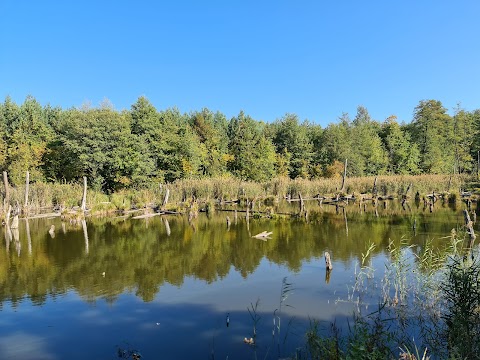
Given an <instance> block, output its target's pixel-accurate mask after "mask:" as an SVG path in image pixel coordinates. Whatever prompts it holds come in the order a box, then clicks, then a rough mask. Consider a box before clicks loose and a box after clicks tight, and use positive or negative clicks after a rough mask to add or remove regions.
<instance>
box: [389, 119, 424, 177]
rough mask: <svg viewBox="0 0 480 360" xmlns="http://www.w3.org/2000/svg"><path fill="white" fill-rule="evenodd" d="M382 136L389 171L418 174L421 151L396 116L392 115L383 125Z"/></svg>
mask: <svg viewBox="0 0 480 360" xmlns="http://www.w3.org/2000/svg"><path fill="white" fill-rule="evenodd" d="M382 136H383V141H384V144H385V148H386V149H387V156H388V171H389V172H390V173H392V174H418V173H419V171H420V170H419V168H418V163H419V162H420V152H419V150H418V146H417V144H414V143H412V142H411V138H410V134H409V133H407V132H405V131H404V130H402V128H401V127H400V125H399V124H398V123H397V121H396V116H390V117H389V118H388V119H387V120H385V122H384V124H383V126H382Z"/></svg>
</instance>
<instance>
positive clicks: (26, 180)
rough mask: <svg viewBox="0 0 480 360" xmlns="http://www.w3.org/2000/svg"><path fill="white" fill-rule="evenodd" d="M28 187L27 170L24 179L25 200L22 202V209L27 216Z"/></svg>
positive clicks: (28, 174)
mask: <svg viewBox="0 0 480 360" xmlns="http://www.w3.org/2000/svg"><path fill="white" fill-rule="evenodd" d="M29 187H30V172H29V171H27V174H26V179H25V201H24V203H23V209H24V212H25V214H27V216H28V191H29Z"/></svg>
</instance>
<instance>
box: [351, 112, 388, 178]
mask: <svg viewBox="0 0 480 360" xmlns="http://www.w3.org/2000/svg"><path fill="white" fill-rule="evenodd" d="M379 130H380V124H378V123H377V122H375V121H373V120H372V119H371V118H370V115H369V113H368V111H367V109H366V108H365V107H363V106H358V108H357V115H356V116H355V119H354V120H353V127H352V129H351V135H352V142H353V144H352V145H353V149H355V152H356V153H357V154H358V155H359V158H358V160H357V161H359V162H360V163H359V164H358V166H357V168H358V169H359V170H360V175H378V174H383V173H384V172H385V171H386V167H387V156H386V153H385V150H384V148H383V144H382V140H381V138H380V136H379Z"/></svg>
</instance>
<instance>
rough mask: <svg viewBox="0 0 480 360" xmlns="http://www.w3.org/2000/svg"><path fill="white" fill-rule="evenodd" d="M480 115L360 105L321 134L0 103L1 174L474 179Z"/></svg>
mask: <svg viewBox="0 0 480 360" xmlns="http://www.w3.org/2000/svg"><path fill="white" fill-rule="evenodd" d="M479 132H480V109H477V110H474V111H465V110H463V109H461V108H460V107H459V106H458V107H457V108H456V109H455V112H454V115H453V116H451V115H449V114H448V113H447V109H446V108H445V107H444V106H443V105H442V103H441V102H440V101H437V100H422V101H420V102H419V103H418V105H417V106H416V107H415V109H414V112H413V119H412V121H411V122H410V123H408V124H405V123H398V122H397V118H396V117H395V116H390V117H389V118H387V119H385V120H383V121H377V120H373V119H372V118H371V117H370V115H369V113H368V110H367V109H366V108H365V107H363V106H358V108H357V113H356V114H355V117H354V118H353V120H352V119H351V118H350V116H349V115H348V114H346V113H344V114H342V116H341V117H340V118H339V120H338V121H337V122H334V123H331V124H329V125H328V126H327V127H325V128H322V127H321V126H320V125H318V124H315V123H312V122H309V121H300V120H299V118H298V116H297V115H295V114H286V115H285V116H283V117H282V118H280V119H277V120H276V121H274V122H272V123H265V122H262V121H257V120H255V119H253V118H252V117H250V116H249V115H247V114H245V113H244V112H242V111H241V112H240V113H239V114H238V115H237V116H235V117H232V118H231V119H227V118H226V116H225V115H224V114H222V113H221V112H212V111H210V110H208V109H202V110H201V111H194V112H191V113H183V114H182V113H180V111H179V110H178V109H176V108H169V109H166V110H160V111H159V110H157V109H156V108H155V107H154V106H153V105H152V103H151V102H150V101H149V100H148V99H147V98H145V97H140V98H138V100H137V101H136V102H135V103H134V104H133V105H132V106H131V108H130V110H123V111H116V110H114V108H113V106H112V105H111V104H109V103H108V102H104V103H103V104H102V105H100V106H99V107H95V108H92V107H88V106H83V107H81V108H70V109H62V108H60V107H52V106H50V105H46V106H42V105H41V104H40V103H39V102H38V101H37V100H36V99H35V98H34V97H31V96H29V97H27V98H26V99H25V101H24V102H23V103H22V104H20V105H19V104H16V103H15V102H14V101H12V100H11V98H9V97H6V98H5V100H4V102H3V103H1V104H0V168H1V169H2V170H6V171H8V173H9V177H10V179H11V181H12V183H13V184H20V183H23V182H24V177H25V172H26V171H27V170H28V171H29V172H30V179H31V180H32V181H59V182H74V181H78V180H79V179H80V178H81V177H83V176H87V177H88V178H89V179H90V182H91V184H92V185H93V187H94V188H96V189H99V190H100V189H101V190H104V191H106V192H112V191H116V190H119V189H122V188H130V187H141V186H145V185H148V184H151V183H155V182H173V181H175V180H177V179H185V178H205V177H207V178H208V177H221V176H235V177H238V178H241V179H242V180H252V181H265V180H268V179H271V178H272V177H275V176H288V177H290V178H292V179H294V178H312V179H313V178H319V177H334V176H337V175H338V174H340V173H341V172H342V171H343V162H344V160H345V159H348V169H347V173H348V175H349V176H365V175H382V174H425V173H431V174H439V173H443V174H450V173H471V172H474V171H476V170H477V154H478V151H479V150H480V138H479V136H478V135H479Z"/></svg>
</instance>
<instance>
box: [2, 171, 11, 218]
mask: <svg viewBox="0 0 480 360" xmlns="http://www.w3.org/2000/svg"><path fill="white" fill-rule="evenodd" d="M3 185H4V186H5V198H4V202H5V203H4V206H5V209H8V205H9V204H10V191H9V189H8V175H7V172H6V171H4V172H3Z"/></svg>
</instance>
